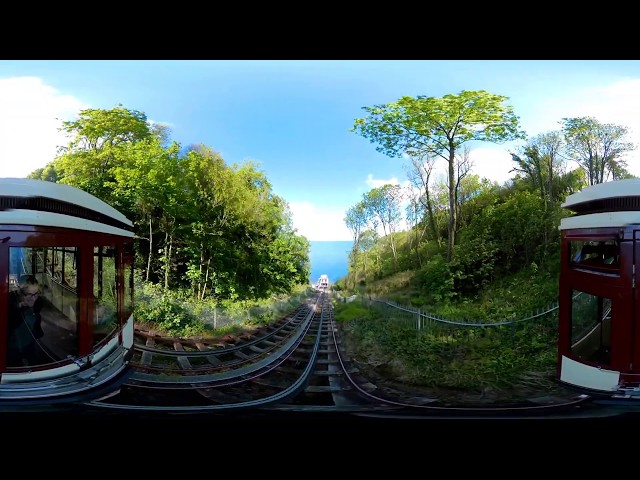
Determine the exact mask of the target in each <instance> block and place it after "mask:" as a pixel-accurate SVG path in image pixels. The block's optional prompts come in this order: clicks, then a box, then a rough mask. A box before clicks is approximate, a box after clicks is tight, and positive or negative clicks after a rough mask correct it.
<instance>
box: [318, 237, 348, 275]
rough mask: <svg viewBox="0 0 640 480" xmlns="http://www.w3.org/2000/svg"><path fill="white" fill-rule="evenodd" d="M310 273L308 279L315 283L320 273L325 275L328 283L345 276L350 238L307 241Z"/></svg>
mask: <svg viewBox="0 0 640 480" xmlns="http://www.w3.org/2000/svg"><path fill="white" fill-rule="evenodd" d="M309 245H310V252H309V260H310V262H311V274H310V278H309V281H310V282H311V283H312V284H314V285H315V283H316V282H317V281H318V279H319V278H320V275H327V276H328V277H329V283H330V284H332V283H335V282H336V281H338V280H339V279H340V278H342V277H345V276H346V275H347V273H348V271H349V252H350V251H351V247H352V246H353V241H352V240H335V241H309Z"/></svg>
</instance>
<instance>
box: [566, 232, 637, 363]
mask: <svg viewBox="0 0 640 480" xmlns="http://www.w3.org/2000/svg"><path fill="white" fill-rule="evenodd" d="M638 233H639V235H638V239H639V240H640V231H638ZM568 240H569V248H570V252H571V257H570V260H569V262H568V264H569V265H568V266H569V268H568V269H567V270H566V271H565V276H564V277H563V282H562V284H563V288H566V289H567V290H565V292H566V293H565V294H566V295H567V298H570V303H571V308H570V309H569V312H570V313H569V318H568V319H567V320H568V324H569V325H570V327H569V330H568V331H566V334H567V335H568V336H569V339H570V341H569V345H570V354H571V356H572V357H573V358H574V359H576V360H578V361H579V362H583V363H588V364H591V365H594V366H598V367H600V368H603V369H606V370H614V371H615V370H617V371H621V372H628V371H629V370H630V364H631V362H632V355H633V349H632V346H633V345H632V344H633V336H634V335H635V332H636V330H638V329H636V328H635V325H634V324H635V322H634V321H632V316H631V310H632V307H633V303H634V302H633V301H632V299H631V295H630V292H631V291H632V284H631V272H632V265H631V263H632V258H633V257H634V254H633V251H632V248H631V243H632V242H630V241H626V242H625V241H621V239H620V238H619V237H618V236H617V232H616V234H612V233H609V232H604V233H601V234H600V236H598V237H595V236H583V235H580V234H574V235H569V236H568ZM633 243H634V245H635V242H633ZM637 248H639V250H638V252H639V253H640V241H639V242H638V247H637ZM637 258H639V259H640V255H638V256H637ZM569 295H570V296H569ZM639 365H640V364H639Z"/></svg>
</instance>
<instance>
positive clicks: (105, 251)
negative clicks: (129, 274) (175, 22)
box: [93, 246, 118, 345]
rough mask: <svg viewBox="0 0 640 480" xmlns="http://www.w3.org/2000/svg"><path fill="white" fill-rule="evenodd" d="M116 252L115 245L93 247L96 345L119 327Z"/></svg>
mask: <svg viewBox="0 0 640 480" xmlns="http://www.w3.org/2000/svg"><path fill="white" fill-rule="evenodd" d="M115 252H116V250H115V248H114V247H113V246H101V247H94V249H93V296H94V315H93V343H94V345H95V344H97V343H99V342H100V341H102V339H104V338H105V337H106V336H108V335H109V334H110V333H111V332H113V331H114V330H115V329H116V328H117V327H118V315H117V306H118V295H117V287H116V285H117V283H116V278H117V277H116V271H117V268H116V256H115Z"/></svg>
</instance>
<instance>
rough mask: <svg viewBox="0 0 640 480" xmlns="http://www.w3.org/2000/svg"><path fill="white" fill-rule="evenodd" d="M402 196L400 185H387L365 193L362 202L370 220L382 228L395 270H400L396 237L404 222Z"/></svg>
mask: <svg viewBox="0 0 640 480" xmlns="http://www.w3.org/2000/svg"><path fill="white" fill-rule="evenodd" d="M402 196H403V195H402V189H401V187H400V185H391V184H387V185H383V186H382V187H378V188H373V189H371V190H370V191H369V192H367V193H365V194H364V196H363V197H364V198H363V201H362V202H363V204H364V207H365V210H366V211H367V212H369V213H368V215H367V216H368V218H375V219H377V222H376V223H377V224H379V225H381V226H382V231H383V232H384V236H385V238H386V240H387V241H388V242H389V246H390V247H391V252H392V254H393V266H394V270H397V268H398V253H397V249H396V244H395V238H394V235H395V232H396V230H397V227H398V225H399V223H400V220H402V212H401V211H400V202H401V201H402Z"/></svg>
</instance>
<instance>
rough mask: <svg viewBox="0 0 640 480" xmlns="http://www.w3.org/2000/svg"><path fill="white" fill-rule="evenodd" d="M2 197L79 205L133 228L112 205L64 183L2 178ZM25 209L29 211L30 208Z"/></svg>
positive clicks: (0, 186) (0, 179)
mask: <svg viewBox="0 0 640 480" xmlns="http://www.w3.org/2000/svg"><path fill="white" fill-rule="evenodd" d="M0 197H11V198H25V199H26V198H46V199H51V200H55V201H59V202H63V203H67V204H72V205H77V206H79V207H83V208H85V209H89V210H92V211H94V212H97V213H100V214H102V215H105V216H108V217H110V218H112V219H114V220H117V221H119V222H122V223H124V224H125V225H129V226H130V227H131V226H133V223H132V222H131V220H129V219H128V218H127V217H125V216H124V215H123V214H122V213H120V212H119V211H118V210H116V209H115V208H113V207H112V206H111V205H109V204H107V203H106V202H104V201H102V200H100V199H99V198H97V197H94V196H93V195H91V194H90V193H87V192H85V191H84V190H81V189H79V188H77V187H73V186H71V185H65V184H63V183H53V182H46V181H43V180H35V179H31V178H0ZM24 208H27V209H28V207H24Z"/></svg>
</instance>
